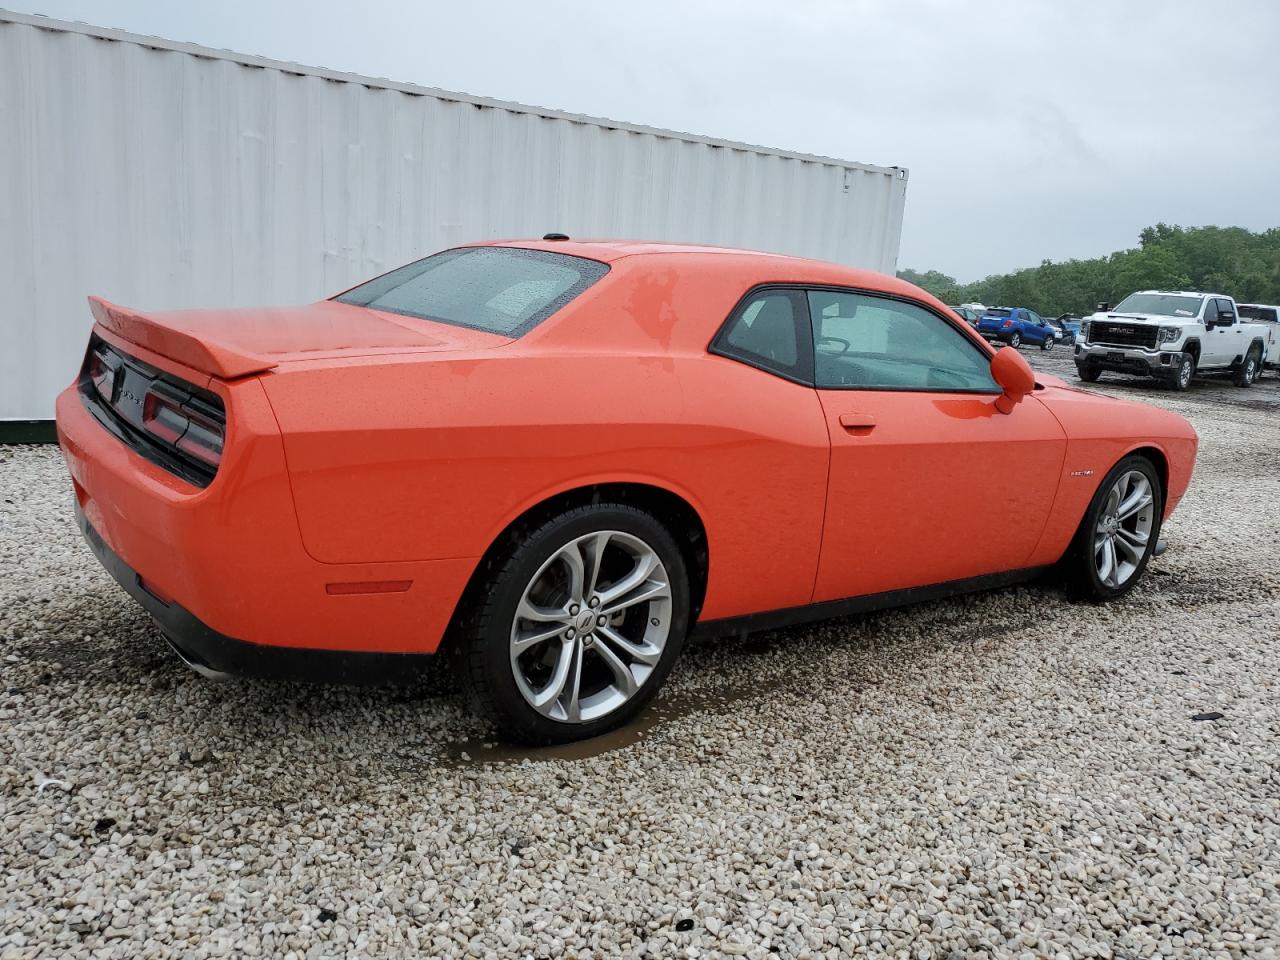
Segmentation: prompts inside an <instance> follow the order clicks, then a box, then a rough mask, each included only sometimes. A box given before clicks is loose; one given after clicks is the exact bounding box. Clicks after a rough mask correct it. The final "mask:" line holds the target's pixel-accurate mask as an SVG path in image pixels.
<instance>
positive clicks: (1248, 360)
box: [1233, 347, 1262, 387]
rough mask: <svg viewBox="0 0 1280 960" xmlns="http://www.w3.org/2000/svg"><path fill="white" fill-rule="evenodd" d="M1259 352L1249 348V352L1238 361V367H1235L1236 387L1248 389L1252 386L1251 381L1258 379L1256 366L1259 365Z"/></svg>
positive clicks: (1255, 348) (1256, 349) (1254, 348)
mask: <svg viewBox="0 0 1280 960" xmlns="http://www.w3.org/2000/svg"><path fill="white" fill-rule="evenodd" d="M1261 360H1262V356H1261V351H1260V350H1259V349H1258V348H1257V347H1250V348H1249V352H1248V353H1246V354H1245V355H1244V359H1243V360H1242V361H1240V366H1238V367H1236V373H1235V377H1234V378H1233V379H1234V381H1235V385H1236V386H1237V387H1248V386H1252V385H1253V381H1255V380H1257V379H1258V366H1259V364H1260V363H1261Z"/></svg>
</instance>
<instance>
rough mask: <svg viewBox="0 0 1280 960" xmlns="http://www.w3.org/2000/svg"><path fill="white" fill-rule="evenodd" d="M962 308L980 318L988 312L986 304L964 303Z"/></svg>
mask: <svg viewBox="0 0 1280 960" xmlns="http://www.w3.org/2000/svg"><path fill="white" fill-rule="evenodd" d="M960 306H962V307H964V308H965V309H966V310H972V311H973V312H974V313H976V314H977V315H978V316H982V315H983V314H984V313H986V312H987V305H986V304H985V303H962V304H960Z"/></svg>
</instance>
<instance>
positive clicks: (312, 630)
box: [57, 347, 476, 672]
mask: <svg viewBox="0 0 1280 960" xmlns="http://www.w3.org/2000/svg"><path fill="white" fill-rule="evenodd" d="M130 349H131V350H132V349H134V348H133V347H130ZM138 352H139V354H140V355H141V356H142V359H144V360H146V361H147V362H148V363H153V364H154V365H156V366H158V367H163V366H164V365H165V364H166V363H171V361H166V360H165V359H164V358H162V357H155V356H153V355H149V354H147V353H146V352H145V351H143V350H141V349H138ZM172 372H174V373H175V374H178V375H181V376H183V377H184V379H191V378H192V377H193V376H196V375H195V374H192V373H190V372H184V371H181V370H175V371H172ZM218 386H219V389H220V390H221V391H222V392H223V396H224V400H225V402H226V405H227V411H228V423H227V426H228V439H227V445H226V453H225V454H224V458H223V462H222V463H221V465H220V466H219V468H218V471H217V474H216V475H215V476H214V478H213V480H212V482H211V483H210V484H209V485H208V486H207V487H203V488H201V487H196V486H193V485H191V484H189V483H186V482H184V481H183V480H181V479H179V478H178V477H176V476H174V475H173V474H171V473H168V472H167V471H166V470H164V469H163V468H162V467H160V466H158V465H156V464H155V463H152V462H150V461H149V460H147V459H145V458H144V457H142V456H140V455H139V454H138V453H137V452H136V451H134V450H133V449H131V448H130V447H128V446H126V445H125V444H124V443H122V442H121V441H120V440H119V439H117V438H116V437H114V436H112V435H111V434H110V433H109V432H108V431H107V430H105V429H104V428H103V427H102V425H101V424H100V423H99V422H98V421H97V420H96V419H95V418H94V417H93V416H92V415H91V414H90V413H89V411H88V410H87V409H86V408H85V405H84V403H83V401H82V398H81V397H80V395H79V393H78V391H77V390H76V389H75V387H72V388H70V389H67V390H65V391H63V393H62V394H61V395H60V396H59V397H58V404H57V415H58V421H57V424H58V440H59V443H60V444H61V446H62V452H63V455H64V457H65V459H66V462H67V469H68V471H69V472H70V474H71V480H72V486H73V487H74V491H75V500H76V506H77V509H78V510H79V511H80V512H81V513H82V514H83V515H84V517H85V522H86V523H87V525H88V526H89V527H90V528H92V530H93V531H94V532H95V534H96V536H97V538H98V539H99V540H100V541H101V542H102V545H103V546H104V547H105V548H106V549H108V550H109V551H110V553H111V555H112V556H114V557H115V558H116V559H117V560H118V561H119V562H120V563H122V564H124V565H125V567H126V568H127V570H128V571H131V573H126V574H125V577H126V579H130V577H131V578H132V579H131V580H130V582H131V583H132V584H133V588H132V589H130V588H129V586H128V585H127V584H126V589H129V592H130V593H131V594H133V595H134V596H135V597H137V594H136V593H135V592H134V591H135V590H136V589H138V585H137V577H138V576H139V575H140V576H141V577H143V578H144V579H145V581H146V582H147V583H148V584H149V585H151V586H152V588H153V590H154V593H155V594H157V595H158V596H160V597H163V598H172V600H173V601H175V602H176V604H177V605H178V606H179V612H180V613H181V614H183V615H185V616H187V617H190V618H191V619H192V620H193V621H194V622H195V624H196V625H197V626H194V627H191V630H194V633H193V634H192V635H193V636H210V637H214V638H215V639H216V638H218V637H221V638H235V639H236V640H237V641H242V642H245V643H248V644H250V645H251V646H253V647H279V648H291V649H296V650H301V651H302V652H303V653H304V654H306V655H308V656H311V655H313V654H314V651H316V650H327V651H333V652H336V653H354V654H367V653H390V654H429V653H434V652H435V650H436V648H437V647H438V646H439V644H440V642H441V640H442V639H443V637H444V633H445V630H446V629H447V627H448V625H449V622H450V621H451V620H452V617H453V612H454V610H455V608H456V606H457V603H458V600H459V598H460V597H461V595H462V591H463V589H464V588H465V586H466V584H467V581H468V579H469V578H470V576H471V572H472V571H473V570H474V568H475V563H476V560H475V559H474V558H472V559H466V558H461V559H441V560H421V561H412V562H395V563H376V562H370V563H324V562H321V561H319V560H317V559H315V558H314V557H312V556H311V555H310V554H309V553H308V552H307V551H306V548H305V546H304V545H303V543H302V538H301V535H300V534H299V532H298V521H297V515H296V512H295V509H294V503H293V495H292V490H291V487H290V478H289V472H288V468H287V466H286V464H285V460H284V447H283V444H282V442H281V438H280V430H279V427H278V425H277V424H276V421H275V416H274V414H273V412H272V410H271V407H270V405H269V403H268V401H267V397H266V394H265V392H264V391H263V389H262V385H261V383H259V382H258V381H257V380H256V379H254V378H246V379H244V380H240V381H236V382H235V383H232V384H219V385H218ZM331 522H333V523H335V524H341V523H344V522H347V521H346V519H345V518H344V517H343V516H342V515H335V516H333V517H332V518H331ZM91 542H92V541H91ZM104 562H105V561H104ZM117 579H119V577H117ZM379 585H382V586H381V587H379ZM387 585H391V587H390V588H388V587H387ZM140 602H143V605H144V606H147V607H148V609H149V610H151V612H152V613H153V615H155V614H156V611H155V610H154V609H153V608H152V607H150V606H148V604H147V602H146V601H145V598H142V599H140ZM165 616H172V617H175V618H176V619H175V620H174V624H173V625H169V624H167V623H166V621H165V620H164V618H163V617H161V616H157V619H158V620H161V622H162V624H164V625H165V626H166V631H167V632H171V633H175V634H176V633H177V632H179V630H178V628H179V627H180V626H181V625H182V624H181V622H180V621H182V617H179V616H178V615H177V614H175V613H168V614H165ZM170 626H172V630H171V629H170ZM202 628H203V629H202ZM188 632H190V631H188ZM209 643H210V644H212V645H214V646H217V644H216V643H215V641H214V640H210V641H209ZM190 645H191V644H188V646H190ZM195 652H196V653H197V654H199V651H195ZM258 657H259V655H255V657H254V658H253V659H254V662H255V663H256V662H257V659H258ZM215 659H216V658H215ZM222 659H224V660H226V659H227V658H226V657H223V658H222ZM193 662H194V661H193ZM229 662H231V664H232V665H233V666H235V664H236V663H238V662H239V661H237V660H235V658H231V660H230V661H229ZM209 665H210V666H213V665H214V664H213V662H212V661H210V663H209ZM236 672H245V671H244V670H239V669H237V670H236ZM253 672H257V671H256V670H255V671H253Z"/></svg>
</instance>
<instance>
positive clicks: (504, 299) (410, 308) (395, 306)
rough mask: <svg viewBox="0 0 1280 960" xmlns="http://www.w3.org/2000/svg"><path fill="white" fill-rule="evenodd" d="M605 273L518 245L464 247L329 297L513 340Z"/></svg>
mask: <svg viewBox="0 0 1280 960" xmlns="http://www.w3.org/2000/svg"><path fill="white" fill-rule="evenodd" d="M608 272H609V268H608V267H607V266H606V265H605V264H603V263H599V262H598V261H595V260H587V259H585V258H583V257H572V256H569V255H567V254H563V253H547V252H545V251H542V250H522V249H519V248H516V247H462V248H460V249H457V250H446V251H444V252H443V253H437V254H436V255H435V256H432V257H427V258H426V259H425V260H418V261H417V262H415V263H410V264H407V265H405V266H403V267H400V268H399V269H398V270H392V271H391V272H390V273H386V274H383V275H382V276H380V277H377V278H376V279H374V280H370V281H369V282H368V283H362V284H360V286H358V287H355V288H354V289H352V290H348V291H347V292H346V293H343V294H339V295H338V296H337V297H335V298H334V299H335V300H337V301H339V302H340V303H350V304H354V305H356V306H359V307H371V308H372V309H374V310H384V311H386V312H387V313H398V314H400V315H401V316H406V317H417V318H418V319H420V320H436V321H439V322H440V323H451V324H454V325H455V326H459V327H470V328H471V329H473V330H485V331H488V332H489V333H500V334H502V335H504V336H508V337H518V336H521V335H522V334H525V333H528V332H529V331H530V330H532V329H533V328H534V327H535V326H537V325H538V324H539V323H541V322H542V321H543V320H545V319H546V318H547V317H549V316H551V314H553V313H555V312H556V311H557V310H559V309H560V308H561V307H563V306H564V305H565V304H566V303H568V302H569V301H570V300H572V299H573V298H574V297H576V296H578V294H580V293H582V291H584V290H586V289H587V288H588V287H589V286H591V285H592V284H593V283H595V282H596V281H597V280H599V279H600V278H601V277H602V276H604V275H605V274H606V273H608Z"/></svg>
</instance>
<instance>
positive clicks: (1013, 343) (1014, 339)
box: [1009, 333, 1022, 349]
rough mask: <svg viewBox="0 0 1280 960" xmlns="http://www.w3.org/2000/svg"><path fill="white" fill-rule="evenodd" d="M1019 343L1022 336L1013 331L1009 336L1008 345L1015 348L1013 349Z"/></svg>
mask: <svg viewBox="0 0 1280 960" xmlns="http://www.w3.org/2000/svg"><path fill="white" fill-rule="evenodd" d="M1020 343H1022V338H1021V337H1020V336H1018V335H1017V334H1016V333H1015V334H1014V335H1013V336H1012V337H1010V338H1009V346H1011V347H1013V348H1015V349H1016V348H1017V346H1018V344H1020Z"/></svg>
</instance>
